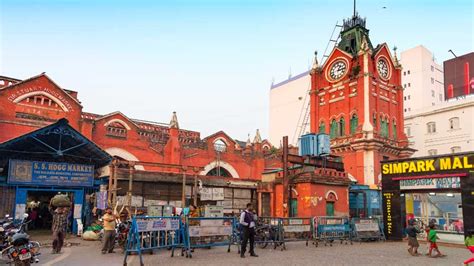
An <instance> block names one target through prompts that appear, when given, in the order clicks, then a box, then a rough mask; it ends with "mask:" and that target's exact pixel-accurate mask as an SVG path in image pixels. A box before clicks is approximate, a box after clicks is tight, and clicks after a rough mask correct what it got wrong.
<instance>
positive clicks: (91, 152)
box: [0, 118, 112, 169]
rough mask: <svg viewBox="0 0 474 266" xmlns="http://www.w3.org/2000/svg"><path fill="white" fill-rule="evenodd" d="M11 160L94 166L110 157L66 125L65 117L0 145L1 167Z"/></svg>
mask: <svg viewBox="0 0 474 266" xmlns="http://www.w3.org/2000/svg"><path fill="white" fill-rule="evenodd" d="M10 159H21V160H32V161H50V162H67V163H78V164H91V165H94V167H95V168H96V169H98V168H100V167H103V166H105V165H107V164H109V163H110V161H111V160H112V157H111V156H110V155H109V154H108V153H107V152H105V151H104V150H102V149H101V148H100V147H99V146H97V145H96V144H95V143H94V142H92V141H90V140H89V139H87V138H86V137H84V136H83V135H82V134H81V133H79V132H78V131H77V130H75V129H74V128H72V127H71V126H70V125H69V122H68V121H67V119H64V118H63V119H60V120H59V121H58V122H56V123H54V124H51V125H49V126H46V127H44V128H41V129H38V130H36V131H33V132H31V133H28V134H25V135H23V136H20V137H17V138H14V139H12V140H9V141H7V142H4V143H1V144H0V167H4V168H5V167H6V166H7V165H8V161H9V160H10Z"/></svg>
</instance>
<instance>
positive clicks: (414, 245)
mask: <svg viewBox="0 0 474 266" xmlns="http://www.w3.org/2000/svg"><path fill="white" fill-rule="evenodd" d="M406 232H407V235H408V246H409V248H408V253H410V255H412V256H418V255H419V254H418V247H419V246H420V244H418V240H417V239H416V235H417V234H418V233H420V231H419V230H418V229H417V228H416V227H415V220H413V219H410V220H408V227H407V229H406Z"/></svg>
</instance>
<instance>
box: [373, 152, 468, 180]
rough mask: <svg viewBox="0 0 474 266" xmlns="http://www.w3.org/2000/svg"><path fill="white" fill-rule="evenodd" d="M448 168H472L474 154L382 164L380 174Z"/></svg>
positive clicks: (422, 171) (446, 169)
mask: <svg viewBox="0 0 474 266" xmlns="http://www.w3.org/2000/svg"><path fill="white" fill-rule="evenodd" d="M450 170H474V156H472V155H471V156H468V155H462V156H450V157H448V156H447V157H437V158H432V159H418V160H413V161H404V162H387V163H383V164H382V174H384V175H393V174H410V173H426V172H442V171H450Z"/></svg>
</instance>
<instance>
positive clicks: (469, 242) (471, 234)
mask: <svg viewBox="0 0 474 266" xmlns="http://www.w3.org/2000/svg"><path fill="white" fill-rule="evenodd" d="M464 243H465V244H466V247H467V248H468V249H469V251H471V253H472V254H474V230H473V229H471V230H469V231H467V236H466V239H465V240H464ZM473 261H474V256H472V257H471V258H470V259H467V260H466V261H464V265H469V263H471V262H473Z"/></svg>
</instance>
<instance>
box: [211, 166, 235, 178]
mask: <svg viewBox="0 0 474 266" xmlns="http://www.w3.org/2000/svg"><path fill="white" fill-rule="evenodd" d="M206 176H223V177H232V175H231V174H230V173H229V171H227V170H226V169H225V168H223V167H215V168H213V169H212V170H211V171H209V172H208V173H207V174H206Z"/></svg>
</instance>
